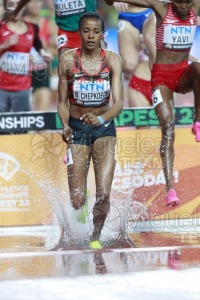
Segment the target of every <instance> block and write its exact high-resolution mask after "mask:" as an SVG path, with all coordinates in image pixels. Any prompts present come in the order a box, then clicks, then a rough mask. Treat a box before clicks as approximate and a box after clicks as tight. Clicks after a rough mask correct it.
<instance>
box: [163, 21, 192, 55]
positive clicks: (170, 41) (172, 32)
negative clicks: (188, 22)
mask: <svg viewBox="0 0 200 300" xmlns="http://www.w3.org/2000/svg"><path fill="white" fill-rule="evenodd" d="M195 31H196V26H173V25H166V26H165V27H164V37H163V46H164V48H167V49H174V50H187V49H190V48H191V47H192V43H193V40H194V35H195Z"/></svg>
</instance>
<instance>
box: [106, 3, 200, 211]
mask: <svg viewBox="0 0 200 300" xmlns="http://www.w3.org/2000/svg"><path fill="white" fill-rule="evenodd" d="M105 2H106V3H107V4H109V5H112V4H113V2H114V1H112V0H105ZM115 2H125V3H126V2H127V3H129V4H134V5H137V6H142V7H149V8H152V9H153V10H154V12H155V15H156V20H157V28H156V61H155V64H154V65H153V68H152V73H151V78H152V79H151V84H152V91H153V95H152V101H153V105H154V108H155V111H156V115H157V117H158V120H159V123H160V127H161V131H162V141H161V147H160V154H161V158H162V163H163V169H164V175H165V180H166V191H167V197H166V205H169V206H174V205H177V204H179V202H180V201H179V199H178V197H177V195H176V192H175V190H174V187H173V165H174V139H175V133H174V110H173V93H174V92H177V93H182V94H185V93H187V92H189V91H193V92H194V99H195V118H194V124H193V126H192V131H193V132H194V134H195V136H196V138H195V139H196V141H197V142H200V63H199V62H192V63H191V64H190V65H189V63H188V60H189V59H188V58H189V53H190V49H191V47H192V44H193V40H194V35H195V30H196V26H197V15H198V12H199V9H200V1H199V0H171V1H163V0H162V1H158V0H120V1H115Z"/></svg>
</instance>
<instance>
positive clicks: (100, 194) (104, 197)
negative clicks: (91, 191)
mask: <svg viewBox="0 0 200 300" xmlns="http://www.w3.org/2000/svg"><path fill="white" fill-rule="evenodd" d="M96 199H97V202H98V203H104V204H106V203H109V202H110V192H109V191H106V190H104V191H97V192H96Z"/></svg>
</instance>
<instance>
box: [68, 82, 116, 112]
mask: <svg viewBox="0 0 200 300" xmlns="http://www.w3.org/2000/svg"><path fill="white" fill-rule="evenodd" d="M73 92H74V100H75V104H78V105H83V106H100V105H102V104H104V103H105V102H106V101H107V98H108V97H109V94H110V81H108V80H102V81H93V82H91V81H85V80H84V81H81V80H75V81H74V86H73Z"/></svg>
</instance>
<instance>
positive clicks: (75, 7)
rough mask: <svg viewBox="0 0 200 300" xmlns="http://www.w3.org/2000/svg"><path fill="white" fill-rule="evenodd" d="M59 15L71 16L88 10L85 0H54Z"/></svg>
mask: <svg viewBox="0 0 200 300" xmlns="http://www.w3.org/2000/svg"><path fill="white" fill-rule="evenodd" d="M54 7H55V12H56V15H57V16H69V15H76V14H79V13H84V12H85V11H86V4H85V0H54Z"/></svg>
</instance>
